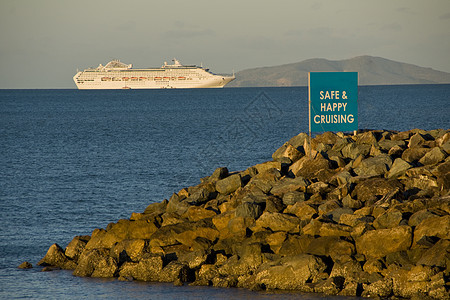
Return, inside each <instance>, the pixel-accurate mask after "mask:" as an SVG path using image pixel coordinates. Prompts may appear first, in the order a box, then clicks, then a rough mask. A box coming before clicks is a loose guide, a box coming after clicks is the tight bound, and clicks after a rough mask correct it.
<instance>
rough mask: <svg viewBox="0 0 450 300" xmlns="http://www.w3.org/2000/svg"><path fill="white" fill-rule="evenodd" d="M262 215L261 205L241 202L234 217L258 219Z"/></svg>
mask: <svg viewBox="0 0 450 300" xmlns="http://www.w3.org/2000/svg"><path fill="white" fill-rule="evenodd" d="M262 213H263V207H262V203H255V202H243V203H241V204H240V205H238V207H236V217H244V218H247V217H248V218H253V219H258V218H259V217H260V216H261V215H262Z"/></svg>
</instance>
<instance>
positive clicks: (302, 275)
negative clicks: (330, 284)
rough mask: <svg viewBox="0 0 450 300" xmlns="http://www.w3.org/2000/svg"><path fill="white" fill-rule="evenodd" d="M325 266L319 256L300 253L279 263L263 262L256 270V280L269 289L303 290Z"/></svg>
mask: <svg viewBox="0 0 450 300" xmlns="http://www.w3.org/2000/svg"><path fill="white" fill-rule="evenodd" d="M325 268H326V266H325V264H324V263H323V262H322V261H321V260H320V259H319V258H317V257H315V256H313V255H307V254H299V255H296V256H292V257H286V258H282V259H281V260H280V261H279V263H278V264H277V265H270V264H263V265H262V266H261V267H260V268H259V269H258V270H257V271H256V276H255V279H254V281H255V283H257V284H261V285H264V286H265V287H266V288H267V289H283V290H302V289H304V288H305V284H306V282H307V281H309V280H311V279H312V278H314V277H315V276H316V275H317V274H319V273H321V272H322V271H323V270H325Z"/></svg>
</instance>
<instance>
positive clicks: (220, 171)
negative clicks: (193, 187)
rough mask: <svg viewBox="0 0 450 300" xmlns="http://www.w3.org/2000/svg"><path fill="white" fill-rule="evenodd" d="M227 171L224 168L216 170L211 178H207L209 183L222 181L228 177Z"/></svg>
mask: <svg viewBox="0 0 450 300" xmlns="http://www.w3.org/2000/svg"><path fill="white" fill-rule="evenodd" d="M228 174H229V173H228V169H227V168H226V167H221V168H217V169H216V170H215V171H214V172H213V173H212V175H211V176H209V181H211V182H214V181H217V180H221V179H224V178H225V177H227V176H228Z"/></svg>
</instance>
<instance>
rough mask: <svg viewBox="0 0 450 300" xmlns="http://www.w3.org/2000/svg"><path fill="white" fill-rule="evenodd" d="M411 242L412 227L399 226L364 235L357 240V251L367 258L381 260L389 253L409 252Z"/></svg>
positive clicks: (372, 231)
mask: <svg viewBox="0 0 450 300" xmlns="http://www.w3.org/2000/svg"><path fill="white" fill-rule="evenodd" d="M411 242H412V229H411V227H409V226H398V227H395V228H390V229H378V230H371V231H368V232H366V233H364V234H363V235H362V236H360V237H359V238H357V239H356V250H357V252H358V253H361V254H364V255H365V256H366V257H373V258H381V257H384V256H386V255H387V254H389V253H393V252H398V251H405V250H408V249H409V247H410V246H411Z"/></svg>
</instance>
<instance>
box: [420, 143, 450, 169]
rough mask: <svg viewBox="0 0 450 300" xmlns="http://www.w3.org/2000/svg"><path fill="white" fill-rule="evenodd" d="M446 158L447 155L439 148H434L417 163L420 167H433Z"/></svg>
mask: <svg viewBox="0 0 450 300" xmlns="http://www.w3.org/2000/svg"><path fill="white" fill-rule="evenodd" d="M446 157H447V154H446V153H445V152H444V151H442V150H441V149H440V148H439V147H434V148H433V149H431V150H430V151H429V152H428V153H427V154H425V155H424V156H422V158H421V159H419V163H420V164H422V165H433V164H437V163H439V162H441V161H443V160H444V159H445V158H446Z"/></svg>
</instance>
